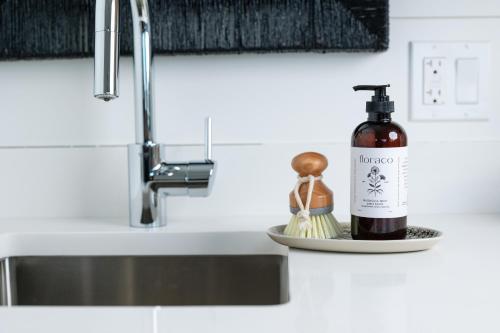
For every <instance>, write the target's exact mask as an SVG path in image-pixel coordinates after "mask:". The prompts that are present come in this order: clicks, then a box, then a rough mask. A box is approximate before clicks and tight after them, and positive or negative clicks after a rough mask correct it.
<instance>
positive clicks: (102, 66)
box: [94, 0, 155, 145]
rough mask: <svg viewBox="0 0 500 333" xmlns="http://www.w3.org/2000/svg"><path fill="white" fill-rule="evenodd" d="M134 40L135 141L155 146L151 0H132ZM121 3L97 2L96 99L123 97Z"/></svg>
mask: <svg viewBox="0 0 500 333" xmlns="http://www.w3.org/2000/svg"><path fill="white" fill-rule="evenodd" d="M130 5H131V9H132V24H133V38H134V94H135V142H136V143H138V144H146V145H148V144H151V143H154V142H155V135H154V126H153V124H154V112H153V109H154V99H153V89H152V79H151V73H152V65H153V53H152V49H151V22H150V18H149V7H148V1H147V0H130ZM119 28H120V1H119V0H96V14H95V57H94V96H95V97H96V98H99V99H102V100H104V101H106V102H107V101H110V100H113V99H115V98H118V96H119V89H118V71H119V59H120V29H119Z"/></svg>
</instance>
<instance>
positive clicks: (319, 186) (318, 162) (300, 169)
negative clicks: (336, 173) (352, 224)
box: [290, 152, 333, 209]
mask: <svg viewBox="0 0 500 333" xmlns="http://www.w3.org/2000/svg"><path fill="white" fill-rule="evenodd" d="M327 166H328V160H327V159H326V157H325V156H324V155H322V154H320V153H314V152H307V153H302V154H299V155H297V156H295V157H294V158H293V160H292V168H293V169H294V170H295V171H297V173H298V174H299V176H300V177H307V176H309V175H313V176H314V177H318V176H321V174H322V173H323V171H325V169H326V167H327ZM308 188H309V183H304V184H302V185H301V186H300V188H299V196H300V198H301V200H302V203H305V202H306V199H307V191H308ZM329 206H333V192H332V191H331V190H330V189H329V188H328V187H327V186H326V185H325V184H324V183H323V181H321V180H316V181H315V184H314V189H313V193H312V197H311V206H310V208H311V209H314V208H324V207H329ZM290 207H292V208H297V207H298V204H297V201H296V200H295V194H294V193H293V191H292V192H291V193H290Z"/></svg>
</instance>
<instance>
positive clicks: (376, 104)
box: [352, 84, 394, 113]
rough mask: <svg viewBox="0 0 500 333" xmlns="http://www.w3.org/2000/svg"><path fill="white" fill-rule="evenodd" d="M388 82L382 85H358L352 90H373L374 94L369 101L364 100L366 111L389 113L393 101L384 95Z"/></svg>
mask: <svg viewBox="0 0 500 333" xmlns="http://www.w3.org/2000/svg"><path fill="white" fill-rule="evenodd" d="M390 86H391V85H390V84H383V85H378V86H377V85H359V86H354V87H352V89H354V91H358V90H373V91H374V92H375V95H373V96H372V100H371V102H370V101H368V102H366V112H369V113H371V112H374V113H391V112H394V102H393V101H391V100H389V96H387V95H386V92H385V89H386V88H387V87H390Z"/></svg>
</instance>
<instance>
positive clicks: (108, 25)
mask: <svg viewBox="0 0 500 333" xmlns="http://www.w3.org/2000/svg"><path fill="white" fill-rule="evenodd" d="M119 7H120V6H119V3H118V0H97V1H96V11H95V14H96V15H95V57H94V96H95V97H96V98H99V99H102V100H104V101H106V102H107V101H110V100H112V99H114V98H117V97H118V96H119V91H118V61H119V59H120V57H119V54H120V45H119V44H120V38H119V34H120V31H119V25H120V8H119Z"/></svg>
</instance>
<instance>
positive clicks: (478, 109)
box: [410, 41, 490, 120]
mask: <svg viewBox="0 0 500 333" xmlns="http://www.w3.org/2000/svg"><path fill="white" fill-rule="evenodd" d="M432 59H434V60H436V59H439V60H441V61H443V63H444V64H445V68H444V70H443V72H442V75H440V81H439V82H431V86H434V87H437V88H440V89H442V93H443V96H442V100H438V102H437V103H429V101H428V99H426V98H425V93H426V91H425V88H428V86H429V82H428V81H427V82H426V67H425V66H426V63H428V62H429V60H432ZM458 59H477V60H478V62H479V78H478V101H477V103H475V104H463V103H457V94H456V92H457V78H456V69H457V60H458ZM489 71H490V43H489V42H465V41H464V42H411V44H410V119H411V120H488V104H489V96H488V95H489V91H490V90H489V79H490V78H489ZM427 77H428V76H427ZM427 90H429V89H427Z"/></svg>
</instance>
